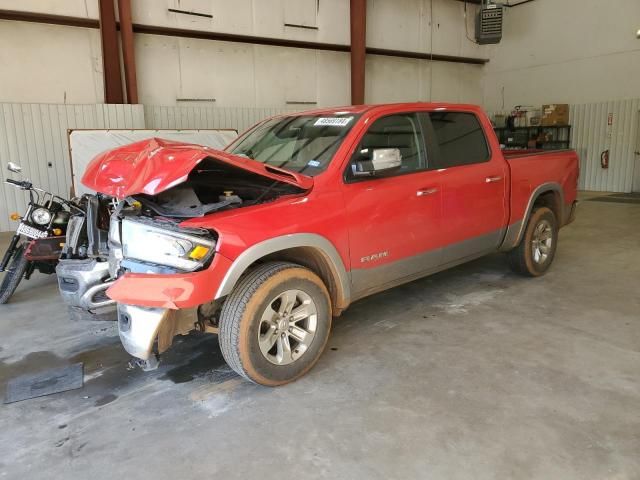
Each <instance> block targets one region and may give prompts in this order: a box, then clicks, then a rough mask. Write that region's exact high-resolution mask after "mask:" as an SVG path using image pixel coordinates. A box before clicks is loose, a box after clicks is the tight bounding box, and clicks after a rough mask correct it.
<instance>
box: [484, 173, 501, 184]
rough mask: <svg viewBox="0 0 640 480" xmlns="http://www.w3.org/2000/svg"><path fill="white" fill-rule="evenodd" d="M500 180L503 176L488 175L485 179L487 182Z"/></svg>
mask: <svg viewBox="0 0 640 480" xmlns="http://www.w3.org/2000/svg"><path fill="white" fill-rule="evenodd" d="M500 180H502V176H500V175H498V176H496V177H487V178H485V179H484V181H485V182H486V183H495V182H499V181H500Z"/></svg>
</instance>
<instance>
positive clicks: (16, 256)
mask: <svg viewBox="0 0 640 480" xmlns="http://www.w3.org/2000/svg"><path fill="white" fill-rule="evenodd" d="M24 248H25V246H24V244H22V245H19V246H17V247H16V249H15V250H14V252H13V255H12V256H11V260H10V261H9V265H8V266H7V269H6V271H5V274H4V278H3V279H2V284H0V304H4V303H7V302H8V301H9V299H10V298H11V296H12V295H13V292H15V291H16V288H18V284H19V283H20V281H21V280H22V279H23V278H24V273H25V272H26V271H27V267H28V266H29V260H27V259H26V258H25V256H24Z"/></svg>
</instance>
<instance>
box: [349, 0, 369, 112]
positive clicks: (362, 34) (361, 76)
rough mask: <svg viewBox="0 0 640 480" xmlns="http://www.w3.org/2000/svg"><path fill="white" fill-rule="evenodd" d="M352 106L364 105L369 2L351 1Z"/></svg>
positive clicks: (362, 0) (363, 0) (365, 0)
mask: <svg viewBox="0 0 640 480" xmlns="http://www.w3.org/2000/svg"><path fill="white" fill-rule="evenodd" d="M350 16H351V104H352V105H362V104H363V103H364V86H365V59H366V57H367V0H351V15H350Z"/></svg>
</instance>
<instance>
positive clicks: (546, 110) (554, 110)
mask: <svg viewBox="0 0 640 480" xmlns="http://www.w3.org/2000/svg"><path fill="white" fill-rule="evenodd" d="M541 124H542V126H543V127H552V126H554V125H569V105H567V104H566V103H555V104H552V105H543V106H542V119H541Z"/></svg>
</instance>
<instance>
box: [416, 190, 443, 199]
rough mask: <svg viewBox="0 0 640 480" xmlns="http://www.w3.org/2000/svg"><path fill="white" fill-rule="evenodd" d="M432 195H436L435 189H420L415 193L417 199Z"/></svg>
mask: <svg viewBox="0 0 640 480" xmlns="http://www.w3.org/2000/svg"><path fill="white" fill-rule="evenodd" d="M434 193H438V189H437V188H422V189H420V190H418V191H417V192H416V195H418V196H419V197H426V196H427V195H433V194H434Z"/></svg>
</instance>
